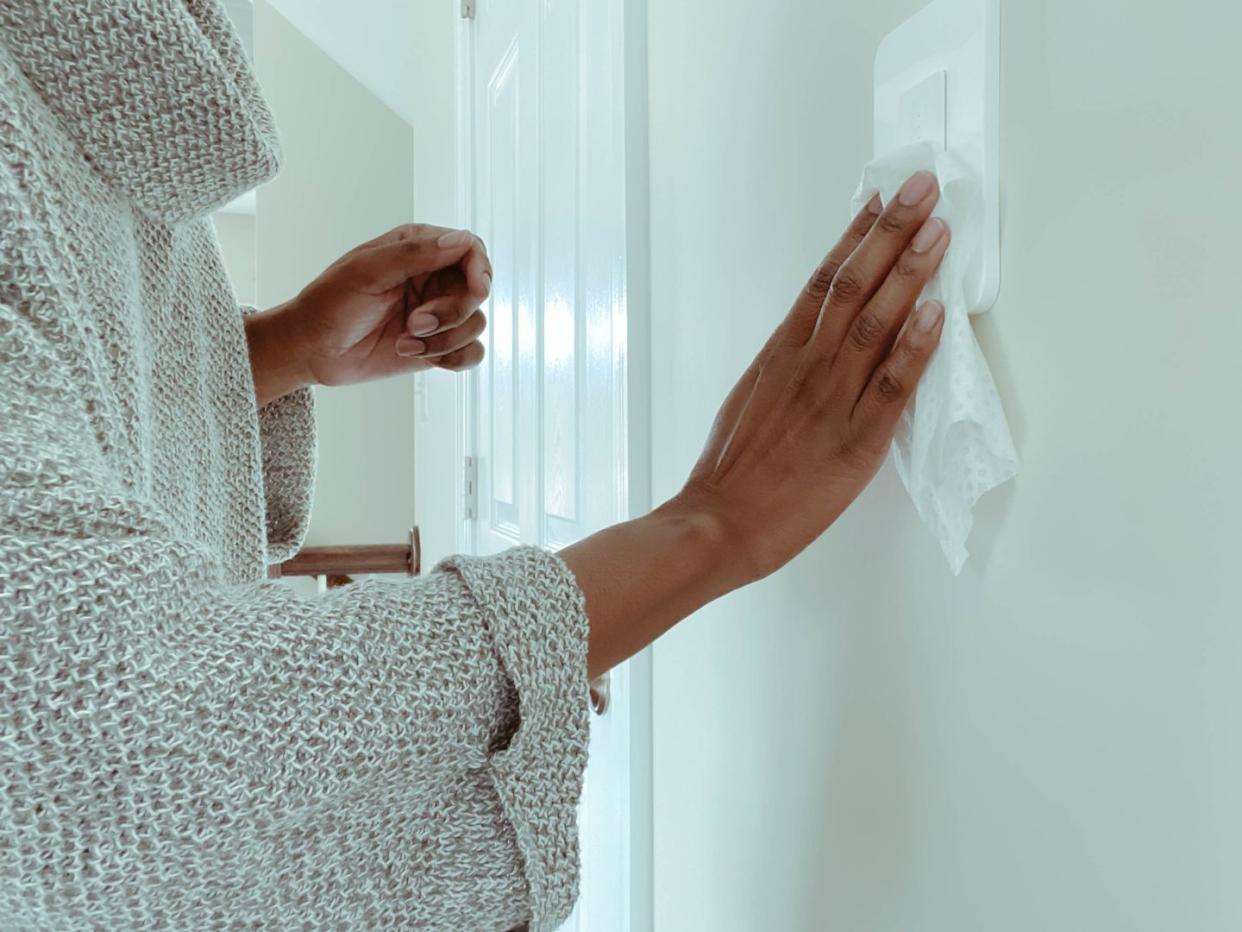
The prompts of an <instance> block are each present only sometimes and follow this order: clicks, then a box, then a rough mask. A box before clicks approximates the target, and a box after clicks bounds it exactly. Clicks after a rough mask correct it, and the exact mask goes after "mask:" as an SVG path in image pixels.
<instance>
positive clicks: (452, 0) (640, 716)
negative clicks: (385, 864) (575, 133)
mask: <svg viewBox="0 0 1242 932" xmlns="http://www.w3.org/2000/svg"><path fill="white" fill-rule="evenodd" d="M441 2H442V3H445V4H450V5H451V6H452V9H453V15H454V17H455V18H456V56H455V61H456V67H455V74H454V90H455V97H456V101H455V106H454V114H455V122H456V131H455V145H456V158H455V160H454V164H455V165H456V168H457V170H456V197H455V201H456V213H457V225H458V226H461V227H464V226H466V225H467V222H468V220H469V218H470V216H471V211H472V208H473V205H472V203H471V199H470V198H471V195H470V182H471V179H472V178H473V160H474V155H475V153H474V149H473V145H472V122H471V109H470V108H471V102H472V100H473V93H474V86H473V84H474V81H473V75H474V31H473V29H472V28H471V24H472V22H473V20H472V19H469V18H467V17H466V16H464V15H463V14H462V10H463V8H464V7H465V6H466V5H469V6H470V7H472V8H473V7H474V6H475V3H474V0H441ZM580 2H590V0H580ZM613 2H615V3H617V4H618V5H619V7H620V11H621V21H622V29H621V31H620V36H619V39H620V41H621V43H622V55H623V63H622V67H623V70H624V85H623V93H622V102H621V103H622V110H623V112H622V113H621V114H620V117H621V119H622V120H623V123H624V140H625V169H624V174H625V188H626V190H625V214H626V216H625V227H626V233H625V236H626V257H625V291H626V299H625V361H626V380H625V381H626V384H625V400H624V417H625V432H626V448H627V462H626V489H625V499H626V508H627V512H628V516H629V517H631V518H634V517H639V516H641V515H644V514H647V513H648V512H649V511H650V510H651V508H652V505H653V503H652V493H651V315H650V305H651V302H650V294H651V288H650V272H649V269H650V248H651V244H650V227H649V196H648V191H649V182H648V178H649V174H648V159H649V147H648V105H647V0H613ZM476 384H477V375H476V374H475V373H473V372H472V373H470V374H469V375H468V377H467V378H465V379H459V380H457V388H456V392H455V406H454V424H455V426H456V429H455V431H454V434H455V438H454V453H455V456H456V460H455V462H456V463H457V464H458V468H457V469H455V470H454V476H455V490H454V492H455V494H454V501H455V506H454V507H455V519H456V520H455V527H456V546H457V549H458V550H461V551H466V550H469V549H471V548H472V546H473V540H472V539H471V538H472V528H471V525H470V521H468V520H467V518H466V516H465V500H466V484H465V470H464V468H463V466H464V463H465V457H466V455H467V453H468V450H469V444H468V443H467V439H466V438H467V437H468V436H469V433H470V430H471V428H472V425H471V423H470V404H469V401H470V398H471V396H472V393H473V392H474V391H475V387H476ZM625 672H626V676H627V678H628V681H629V682H628V689H627V690H626V692H627V693H628V697H629V699H628V702H627V703H626V706H628V708H617V707H615V706H614V708H613V709H612V714H614V715H620V714H624V715H626V716H627V717H628V728H627V729H626V730H627V732H628V743H629V752H630V755H629V756H630V762H629V763H630V780H629V789H630V794H629V795H630V798H629V799H628V800H627V801H626V802H627V803H628V806H627V808H628V813H629V819H628V822H629V830H630V831H629V839H628V842H629V851H628V857H627V858H626V860H627V862H628V865H629V871H628V876H627V877H625V878H624V880H623V887H624V888H625V889H627V890H628V903H627V904H625V907H624V908H625V910H626V912H627V914H628V920H629V922H628V928H629V929H631V930H632V932H651V930H652V927H653V924H654V853H653V824H652V673H651V648H650V647H648V648H647V649H645V650H643V651H642V652H640V653H639V654H637V655H635V656H634V657H632V658H631V659H630V660H629V661H628V662H627V665H626V671H625ZM584 701H585V697H584Z"/></svg>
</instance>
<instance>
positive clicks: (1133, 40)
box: [649, 0, 1242, 932]
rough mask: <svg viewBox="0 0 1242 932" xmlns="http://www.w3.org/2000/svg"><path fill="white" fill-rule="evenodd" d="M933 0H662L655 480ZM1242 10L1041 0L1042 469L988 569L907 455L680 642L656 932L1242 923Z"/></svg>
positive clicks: (1016, 155) (1023, 190) (1036, 193)
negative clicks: (915, 475) (921, 513)
mask: <svg viewBox="0 0 1242 932" xmlns="http://www.w3.org/2000/svg"><path fill="white" fill-rule="evenodd" d="M918 6H919V3H918V2H917V0H874V2H870V3H862V2H851V3H844V2H842V3H823V2H820V0H788V2H782V3H778V4H772V3H764V2H758V0H683V2H680V3H651V4H650V31H649V35H650V68H651V115H652V127H651V147H652V163H651V169H652V191H651V204H652V226H653V262H652V272H653V284H654V295H653V300H654V304H653V320H654V335H653V352H654V357H653V361H654V365H653V367H652V369H653V372H654V373H655V383H654V397H653V406H652V407H653V410H654V413H655V436H654V482H655V492H656V494H657V497H660V496H663V495H667V494H669V493H672V492H673V491H674V490H675V488H676V487H677V484H678V483H679V482H680V480H681V478H682V477H683V476H684V474H685V472H686V471H687V470H688V468H689V467H690V465H691V463H692V462H693V459H694V457H695V455H696V454H697V452H698V448H699V444H700V442H701V440H702V438H703V436H704V434H705V432H706V429H707V426H708V424H709V422H710V419H711V416H712V414H713V413H714V410H715V407H716V405H717V403H718V402H719V400H720V399H721V397H722V396H723V395H724V393H725V391H726V390H727V388H728V387H729V385H730V383H731V381H732V380H733V378H735V376H736V375H737V374H738V373H739V372H740V371H741V370H742V369H743V368H744V366H745V364H746V363H747V362H748V361H749V359H750V358H751V356H752V354H753V352H754V350H755V349H756V348H757V347H758V345H759V344H760V342H761V340H762V339H763V337H764V336H765V335H766V333H767V332H768V331H769V330H770V328H771V327H772V326H774V324H775V323H776V322H777V321H778V320H779V318H780V316H781V315H782V314H783V312H784V309H785V308H786V306H787V305H788V302H789V300H790V298H791V297H792V296H793V294H794V292H795V291H796V289H797V288H798V286H799V284H800V281H801V279H802V278H803V277H804V276H805V274H806V273H807V271H808V270H809V269H810V268H811V266H812V264H813V263H814V262H815V260H816V259H817V257H818V256H819V254H820V253H821V252H823V251H824V250H825V249H826V248H827V246H828V245H829V244H830V243H831V242H832V240H834V239H835V237H836V236H837V234H838V232H839V230H840V229H841V227H842V226H843V223H844V221H845V219H846V205H847V204H848V201H849V196H850V193H851V191H852V189H853V187H854V185H855V183H856V180H857V175H858V169H859V167H860V165H861V164H862V163H863V162H864V161H865V160H866V159H867V158H869V157H870V154H871V153H870V129H871V124H870V119H871V117H870V108H871V89H870V75H871V61H872V55H873V53H874V49H875V47H876V44H877V43H878V41H879V40H880V38H881V37H882V36H883V35H884V34H885V33H886V32H887V31H889V30H890V29H891V28H893V27H894V26H895V25H897V24H898V23H899V22H900V21H901V20H902V19H904V18H905V17H906V16H908V15H909V14H911V13H913V12H914V10H915V9H916V8H917V7H918ZM1239 35H1242V13H1239V7H1237V6H1236V5H1230V4H1226V3H1223V2H1220V0H1186V2H1183V3H1178V4H1153V3H1132V2H1122V0H1092V2H1089V3H1083V2H1081V0H1040V2H1025V0H1023V2H1017V0H1015V2H1008V3H1006V4H1005V21H1004V49H1003V72H1004V74H1003V91H1002V101H1003V109H1002V116H1003V121H1004V129H1003V150H1002V169H1003V176H1002V177H1003V186H1004V205H1005V220H1004V231H1003V237H1004V284H1003V291H1002V294H1001V298H1000V302H999V304H998V306H997V307H996V309H995V312H994V313H993V314H992V315H990V316H989V317H987V318H986V319H983V320H981V321H980V322H979V326H978V332H979V335H980V337H981V339H982V341H983V345H984V347H985V351H986V353H987V356H988V358H989V359H990V361H991V363H992V365H993V367H994V370H995V372H996V374H997V377H998V382H999V384H1000V386H1001V389H1002V392H1003V395H1004V398H1005V402H1006V406H1007V408H1008V411H1009V413H1010V416H1011V418H1012V423H1013V427H1014V432H1015V434H1016V439H1017V441H1018V443H1019V446H1020V449H1021V452H1022V454H1023V457H1024V460H1025V465H1024V471H1023V474H1022V476H1021V477H1020V479H1019V480H1018V481H1017V483H1016V484H1014V485H1013V486H1012V487H1010V488H1007V489H1005V490H1003V491H1000V492H998V493H994V494H993V495H992V496H991V497H990V498H989V499H987V500H986V501H985V502H984V504H983V506H982V507H981V509H980V520H979V527H978V530H977V533H976V535H975V537H974V539H973V541H972V549H973V550H974V551H975V557H973V558H972V560H971V562H970V564H969V566H968V568H967V570H966V571H965V573H964V574H963V576H962V577H961V578H959V579H953V578H952V577H951V576H950V575H949V573H948V571H947V569H946V567H945V563H944V559H943V558H942V557H941V555H940V553H939V552H938V549H937V547H936V545H935V543H934V542H933V541H932V540H931V539H930V537H929V536H928V534H927V533H926V532H925V531H924V529H923V528H922V527H921V525H919V524H918V522H917V521H916V520H915V518H914V515H913V511H912V508H911V506H910V504H909V502H908V501H907V499H906V498H905V496H904V493H903V491H902V489H901V487H900V486H899V484H898V483H897V481H896V480H895V478H894V475H893V473H892V471H891V469H890V468H887V467H886V469H885V471H884V472H883V473H882V474H881V476H880V478H879V479H878V480H877V482H876V483H875V484H874V486H873V487H872V488H871V489H870V490H869V491H868V492H867V494H866V495H865V496H864V498H863V500H861V501H860V502H859V503H858V504H857V506H856V507H855V508H853V509H852V510H851V511H850V512H849V513H848V514H847V515H846V516H845V517H844V518H843V519H842V520H841V521H840V522H839V524H838V526H836V527H835V528H833V529H832V530H831V531H830V532H829V533H828V535H827V536H826V537H825V538H824V539H823V540H821V541H820V542H819V543H818V544H817V545H815V546H814V547H812V548H811V549H810V551H808V552H807V553H806V554H804V555H803V556H802V557H801V558H800V559H799V560H798V561H797V562H796V563H795V564H794V565H792V566H790V567H789V568H787V569H786V570H785V571H783V572H782V573H780V574H778V575H777V576H775V577H774V578H772V579H770V580H768V581H767V582H765V583H764V584H762V585H760V586H756V587H754V588H752V589H751V590H749V591H745V592H742V593H739V594H737V595H735V596H734V597H732V598H730V599H728V600H726V601H725V602H723V603H720V604H718V605H716V606H713V607H711V608H709V609H708V610H706V611H704V612H702V613H701V614H700V615H699V616H698V617H696V618H694V619H693V620H691V621H689V622H687V623H686V624H685V625H683V626H682V627H681V628H679V629H678V630H676V631H674V632H673V633H671V634H670V635H669V636H668V637H666V638H665V639H664V640H663V641H661V642H660V643H659V644H658V645H657V647H656V651H655V697H654V701H655V747H654V755H655V806H656V809H655V843H656V871H655V884H656V928H657V929H663V930H677V932H693V930H699V929H712V930H733V929H736V930H743V929H745V930H752V929H772V930H787V929H799V930H800V929H807V930H811V929H816V930H818V929H840V930H851V932H853V930H866V932H890V930H891V932H899V930H901V932H905V930H919V932H975V930H979V932H992V930H1005V932H1019V930H1041V932H1042V930H1048V929H1066V930H1092V932H1121V930H1126V932H1131V930H1153V932H1154V930H1169V929H1188V930H1189V929H1193V930H1196V932H1208V930H1221V932H1224V930H1236V929H1239V928H1242V884H1240V883H1239V882H1238V868H1239V865H1242V793H1239V790H1238V788H1239V787H1242V624H1240V622H1242V607H1240V606H1239V595H1238V587H1237V585H1236V584H1235V580H1236V579H1237V575H1238V571H1237V566H1238V562H1239V556H1242V543H1240V540H1239V528H1240V527H1242V484H1240V483H1239V479H1238V463H1239V460H1240V459H1242V431H1240V430H1239V426H1238V425H1239V414H1238V402H1237V398H1238V394H1239V388H1240V387H1242V386H1240V385H1239V377H1238V372H1239V364H1238V352H1239V346H1242V314H1240V312H1239V307H1238V305H1239V299H1238V284H1237V274H1236V270H1237V268H1238V265H1239V258H1238V257H1239V253H1240V247H1242V236H1240V235H1239V232H1238V226H1237V212H1238V207H1239V206H1240V205H1242V184H1240V182H1239V175H1238V173H1237V169H1236V165H1237V153H1238V151H1239V148H1240V147H1242V128H1240V122H1242V121H1240V118H1239V116H1238V110H1237V100H1238V97H1239V92H1240V91H1242V77H1240V76H1242V71H1240V70H1239V68H1238V62H1237V52H1236V49H1235V47H1234V46H1235V45H1236V40H1237V38H1238V36H1239Z"/></svg>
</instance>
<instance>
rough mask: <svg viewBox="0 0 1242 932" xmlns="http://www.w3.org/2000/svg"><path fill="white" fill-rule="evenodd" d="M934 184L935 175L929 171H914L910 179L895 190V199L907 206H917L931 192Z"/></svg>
mask: <svg viewBox="0 0 1242 932" xmlns="http://www.w3.org/2000/svg"><path fill="white" fill-rule="evenodd" d="M935 186H936V176H935V175H933V174H932V173H931V172H916V173H915V174H914V175H912V176H911V177H910V180H909V181H907V182H906V183H905V184H903V185H902V186H901V190H900V191H898V192H897V200H899V201H900V202H901V203H902V204H904V205H905V206H907V207H917V206H918V205H919V204H922V203H923V201H925V200H926V199H927V196H928V195H929V194H931V193H932V188H934V187H935Z"/></svg>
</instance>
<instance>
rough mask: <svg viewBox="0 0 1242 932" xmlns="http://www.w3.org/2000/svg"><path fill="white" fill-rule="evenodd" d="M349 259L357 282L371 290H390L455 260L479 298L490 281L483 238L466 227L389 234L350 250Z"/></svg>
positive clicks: (486, 291)
mask: <svg viewBox="0 0 1242 932" xmlns="http://www.w3.org/2000/svg"><path fill="white" fill-rule="evenodd" d="M430 229H432V230H437V229H438V228H430ZM381 239H382V238H381ZM349 263H350V268H351V270H352V272H353V273H354V275H355V276H356V286H357V287H358V288H359V289H360V290H362V291H365V292H369V293H371V294H380V293H382V292H386V291H389V290H391V289H393V288H396V287H398V286H399V285H401V284H403V283H404V282H405V281H407V280H408V279H411V278H414V277H415V276H418V275H425V274H427V273H429V272H435V271H438V270H440V269H444V268H448V267H449V266H452V265H455V264H457V263H461V264H462V266H463V268H464V269H465V271H466V276H467V277H466V281H467V285H468V287H469V290H470V292H471V293H479V294H481V296H482V297H481V298H480V300H482V298H484V297H486V296H487V293H488V290H489V289H490V284H491V264H490V261H489V260H488V258H487V250H486V248H485V247H484V246H483V242H482V240H480V239H479V238H478V237H477V236H475V235H474V234H473V233H470V232H468V231H466V230H450V231H448V232H445V233H439V234H438V235H430V234H428V235H425V236H421V235H420V236H412V235H406V236H400V237H395V236H392V235H391V234H390V239H389V240H388V241H386V242H380V243H378V244H377V245H374V246H370V247H367V248H365V249H361V250H359V251H357V252H354V253H351V254H350V257H349Z"/></svg>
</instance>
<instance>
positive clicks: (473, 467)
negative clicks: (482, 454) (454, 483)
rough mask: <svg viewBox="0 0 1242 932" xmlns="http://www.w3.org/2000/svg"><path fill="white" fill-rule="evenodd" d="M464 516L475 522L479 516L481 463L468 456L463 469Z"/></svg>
mask: <svg viewBox="0 0 1242 932" xmlns="http://www.w3.org/2000/svg"><path fill="white" fill-rule="evenodd" d="M461 478H462V483H461V487H462V516H463V517H464V518H465V519H466V520H467V521H473V520H474V519H475V518H477V517H478V516H479V461H478V460H477V459H475V458H474V457H473V456H467V457H466V461H465V463H464V464H463V468H462V477H461Z"/></svg>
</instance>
